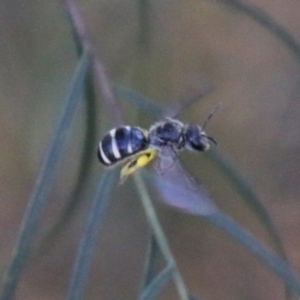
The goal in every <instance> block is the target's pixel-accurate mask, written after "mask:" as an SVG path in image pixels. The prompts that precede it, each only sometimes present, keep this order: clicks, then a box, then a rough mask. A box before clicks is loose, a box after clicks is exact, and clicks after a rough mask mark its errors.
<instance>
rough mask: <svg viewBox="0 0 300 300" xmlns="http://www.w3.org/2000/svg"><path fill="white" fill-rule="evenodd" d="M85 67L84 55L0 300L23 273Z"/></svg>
mask: <svg viewBox="0 0 300 300" xmlns="http://www.w3.org/2000/svg"><path fill="white" fill-rule="evenodd" d="M88 67H89V58H88V56H87V55H85V54H84V55H83V56H82V58H81V59H80V62H79V64H78V66H77V70H76V72H75V75H74V78H73V80H72V83H71V88H70V93H69V96H68V99H67V102H66V104H65V107H64V109H63V112H62V115H61V117H60V119H59V122H58V126H57V128H56V130H55V133H54V136H53V138H52V142H51V144H50V147H49V150H48V153H47V154H46V156H45V158H44V161H43V163H42V166H41V169H40V171H39V175H38V178H37V180H36V184H35V187H34V190H33V193H32V196H31V198H30V200H29V203H28V206H27V209H26V212H25V215H24V218H23V221H22V225H21V229H20V233H19V237H18V239H17V242H16V245H15V247H14V251H13V255H12V258H11V261H10V263H9V266H8V269H7V271H6V273H5V275H4V280H3V284H2V292H1V296H0V299H1V300H10V299H12V298H13V296H14V293H15V290H16V286H17V284H18V282H19V280H20V277H21V273H22V270H23V268H24V266H25V263H26V261H27V259H28V257H29V255H30V250H31V247H32V245H33V241H34V237H35V234H36V232H37V224H38V221H39V218H40V217H41V214H42V211H43V208H44V207H45V206H46V203H47V193H48V191H49V189H50V186H51V183H52V181H53V178H54V174H55V170H56V168H57V166H58V162H59V158H60V157H61V155H62V150H63V147H64V145H65V142H66V138H67V135H68V132H69V128H70V125H71V121H72V119H73V116H74V114H75V111H76V108H77V106H78V104H79V102H80V100H81V99H82V95H83V87H84V78H85V75H86V72H87V70H88Z"/></svg>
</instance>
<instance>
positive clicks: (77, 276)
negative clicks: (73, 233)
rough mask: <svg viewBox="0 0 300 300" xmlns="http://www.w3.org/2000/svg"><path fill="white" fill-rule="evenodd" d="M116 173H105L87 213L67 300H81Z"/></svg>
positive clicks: (111, 171) (115, 171)
mask: <svg viewBox="0 0 300 300" xmlns="http://www.w3.org/2000/svg"><path fill="white" fill-rule="evenodd" d="M117 173H118V172H117V170H109V171H106V172H104V174H103V176H102V178H101V180H100V184H99V188H98V190H97V192H96V195H95V197H94V199H93V202H92V204H91V208H90V210H89V213H88V218H87V221H86V226H85V229H84V232H83V235H82V238H81V242H80V245H79V249H78V253H77V258H76V261H75V264H74V268H73V272H72V276H71V279H70V285H69V291H68V296H67V299H69V300H79V299H83V294H84V288H85V284H86V281H87V278H88V273H89V269H90V265H91V262H92V258H93V249H94V246H95V243H96V241H97V239H98V236H99V235H98V232H99V229H100V226H101V225H102V223H103V221H104V216H105V212H106V208H107V206H108V202H109V199H110V197H109V196H110V195H111V192H112V188H113V187H114V184H115V183H116V179H117Z"/></svg>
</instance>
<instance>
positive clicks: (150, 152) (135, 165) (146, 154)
mask: <svg viewBox="0 0 300 300" xmlns="http://www.w3.org/2000/svg"><path fill="white" fill-rule="evenodd" d="M155 156H156V150H155V149H147V150H144V151H142V152H140V153H138V154H137V155H135V156H134V158H132V159H130V160H129V161H128V162H127V163H126V164H125V166H124V167H123V168H122V170H121V174H120V183H121V184H122V183H123V182H124V181H125V180H126V178H127V177H128V176H129V175H130V174H132V173H134V172H135V171H136V170H138V169H140V168H143V167H144V166H146V165H147V164H148V163H149V162H150V161H151V160H152V159H153V158H154V157H155Z"/></svg>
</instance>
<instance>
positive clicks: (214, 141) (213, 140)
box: [206, 136, 218, 146]
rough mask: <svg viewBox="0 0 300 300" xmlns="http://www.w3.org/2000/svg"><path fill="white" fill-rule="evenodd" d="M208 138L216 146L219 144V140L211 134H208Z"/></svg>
mask: <svg viewBox="0 0 300 300" xmlns="http://www.w3.org/2000/svg"><path fill="white" fill-rule="evenodd" d="M206 138H207V139H208V140H210V141H212V142H213V143H214V144H215V145H216V146H218V143H217V141H216V140H215V139H214V138H212V137H211V136H206Z"/></svg>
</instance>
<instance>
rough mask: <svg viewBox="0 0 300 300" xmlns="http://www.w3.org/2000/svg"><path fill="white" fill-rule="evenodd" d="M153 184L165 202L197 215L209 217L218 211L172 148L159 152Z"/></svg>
mask: <svg viewBox="0 0 300 300" xmlns="http://www.w3.org/2000/svg"><path fill="white" fill-rule="evenodd" d="M154 169H155V172H156V173H157V175H156V176H154V178H153V180H151V181H150V182H152V183H153V184H154V186H155V188H156V190H157V191H158V192H159V194H160V195H161V196H162V200H163V202H165V203H166V204H168V205H170V206H173V207H175V208H177V209H180V210H183V211H185V212H187V213H190V214H195V215H208V214H212V213H214V212H216V211H218V209H217V207H216V205H215V204H214V201H213V200H212V198H211V197H210V196H209V194H208V193H207V192H206V190H205V189H204V188H203V186H201V185H200V184H198V183H197V182H196V181H195V179H194V178H193V177H192V176H191V175H190V174H189V173H187V172H186V171H185V170H184V168H183V167H182V165H181V163H180V162H179V159H178V157H177V155H176V153H175V152H174V151H173V150H172V149H170V148H163V149H162V150H161V151H159V154H158V158H157V160H156V162H155V164H154Z"/></svg>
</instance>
